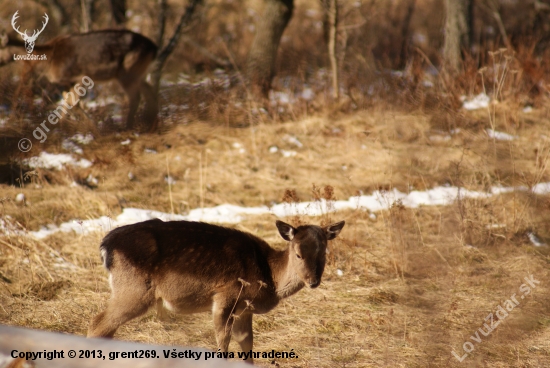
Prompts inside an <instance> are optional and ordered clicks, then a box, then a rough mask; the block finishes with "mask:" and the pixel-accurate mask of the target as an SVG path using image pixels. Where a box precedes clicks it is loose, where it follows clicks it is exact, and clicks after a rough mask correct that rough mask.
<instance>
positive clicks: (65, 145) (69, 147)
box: [61, 139, 84, 155]
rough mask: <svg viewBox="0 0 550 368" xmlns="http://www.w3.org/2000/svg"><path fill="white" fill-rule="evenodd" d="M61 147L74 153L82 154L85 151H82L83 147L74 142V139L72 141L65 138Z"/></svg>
mask: <svg viewBox="0 0 550 368" xmlns="http://www.w3.org/2000/svg"><path fill="white" fill-rule="evenodd" d="M61 148H63V149H64V150H65V151H69V152H72V153H76V154H78V155H82V154H83V153H84V151H82V148H80V147H79V146H77V145H76V144H74V142H73V141H70V140H68V139H65V140H64V141H63V142H62V143H61Z"/></svg>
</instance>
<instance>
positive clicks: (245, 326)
mask: <svg viewBox="0 0 550 368" xmlns="http://www.w3.org/2000/svg"><path fill="white" fill-rule="evenodd" d="M252 316H253V314H252V313H246V312H245V313H243V314H241V315H240V316H239V318H237V319H235V323H234V324H233V332H232V335H233V338H234V339H235V341H237V342H238V343H239V345H240V346H241V349H242V351H243V352H249V351H250V350H252V344H253V340H254V336H253V335H252ZM246 362H247V363H253V358H252V357H250V358H248V359H246Z"/></svg>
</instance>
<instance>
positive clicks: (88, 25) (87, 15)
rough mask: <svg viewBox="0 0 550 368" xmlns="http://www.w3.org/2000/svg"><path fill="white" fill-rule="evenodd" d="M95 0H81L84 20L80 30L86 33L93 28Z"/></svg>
mask: <svg viewBox="0 0 550 368" xmlns="http://www.w3.org/2000/svg"><path fill="white" fill-rule="evenodd" d="M93 6H94V0H80V10H81V11H82V22H81V24H80V32H81V33H86V32H90V31H91V30H92V12H93Z"/></svg>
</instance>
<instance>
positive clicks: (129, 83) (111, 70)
mask: <svg viewBox="0 0 550 368" xmlns="http://www.w3.org/2000/svg"><path fill="white" fill-rule="evenodd" d="M16 15H17V13H16V14H14V18H12V23H13V24H14V29H16V27H15V19H16ZM16 30H18V28H17V29H16ZM3 39H4V41H3V44H4V46H14V47H24V48H25V49H26V50H28V47H29V45H28V40H26V41H25V42H23V41H22V40H19V39H13V38H12V37H7V40H6V36H3ZM34 51H35V52H36V53H38V54H42V55H45V56H46V60H38V61H29V63H32V65H33V67H35V68H37V69H38V70H39V71H40V74H42V75H44V76H45V77H46V78H47V79H48V80H49V81H50V82H51V83H56V84H62V85H72V84H74V83H77V82H80V81H81V79H82V77H83V76H88V77H89V78H91V79H92V80H93V81H94V82H98V81H107V80H112V79H116V80H118V82H119V83H120V85H121V86H122V88H123V89H124V91H125V92H126V94H127V95H128V100H129V111H128V116H127V118H126V128H127V129H132V128H133V125H134V120H135V119H134V118H135V114H136V112H137V109H138V107H139V102H140V93H141V94H143V97H144V98H145V102H146V104H145V112H144V120H145V121H146V122H147V123H148V124H149V125H150V127H151V129H152V130H154V129H155V128H156V124H157V113H158V100H157V96H156V94H155V93H154V91H153V88H152V87H151V86H150V85H149V84H148V83H147V82H146V81H145V76H146V72H147V69H148V67H149V65H150V64H151V62H152V61H153V60H154V59H155V57H156V54H157V46H156V45H155V44H154V43H153V41H151V40H150V39H148V38H147V37H145V36H142V35H140V34H138V33H134V32H131V31H127V30H102V31H92V32H89V33H83V34H75V35H70V36H60V37H57V38H55V39H53V40H51V41H49V42H47V43H45V44H42V45H34Z"/></svg>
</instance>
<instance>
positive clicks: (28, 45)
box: [11, 10, 49, 54]
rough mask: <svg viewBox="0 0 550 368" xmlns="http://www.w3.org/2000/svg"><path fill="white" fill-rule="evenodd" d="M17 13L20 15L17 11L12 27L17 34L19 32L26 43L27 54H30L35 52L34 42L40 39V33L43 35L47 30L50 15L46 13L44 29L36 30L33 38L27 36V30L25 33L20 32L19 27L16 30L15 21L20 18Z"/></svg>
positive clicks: (12, 19)
mask: <svg viewBox="0 0 550 368" xmlns="http://www.w3.org/2000/svg"><path fill="white" fill-rule="evenodd" d="M17 13H19V10H18V11H16V12H15V14H14V15H13V17H12V18H11V26H12V27H13V29H14V30H15V32H17V33H19V34H20V35H21V37H22V38H23V41H25V49H26V50H27V53H28V54H30V53H31V52H32V50H34V42H35V41H36V39H37V38H38V36H39V35H40V33H42V31H43V30H44V28H46V24H48V20H49V18H48V14H46V13H44V19H45V22H42V29H41V30H40V31H38V30H34V32H33V34H32V36H29V35H28V34H27V30H26V29H25V32H20V31H19V26H17V28H15V20H16V19H17V18H19V16H18V15H17Z"/></svg>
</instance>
